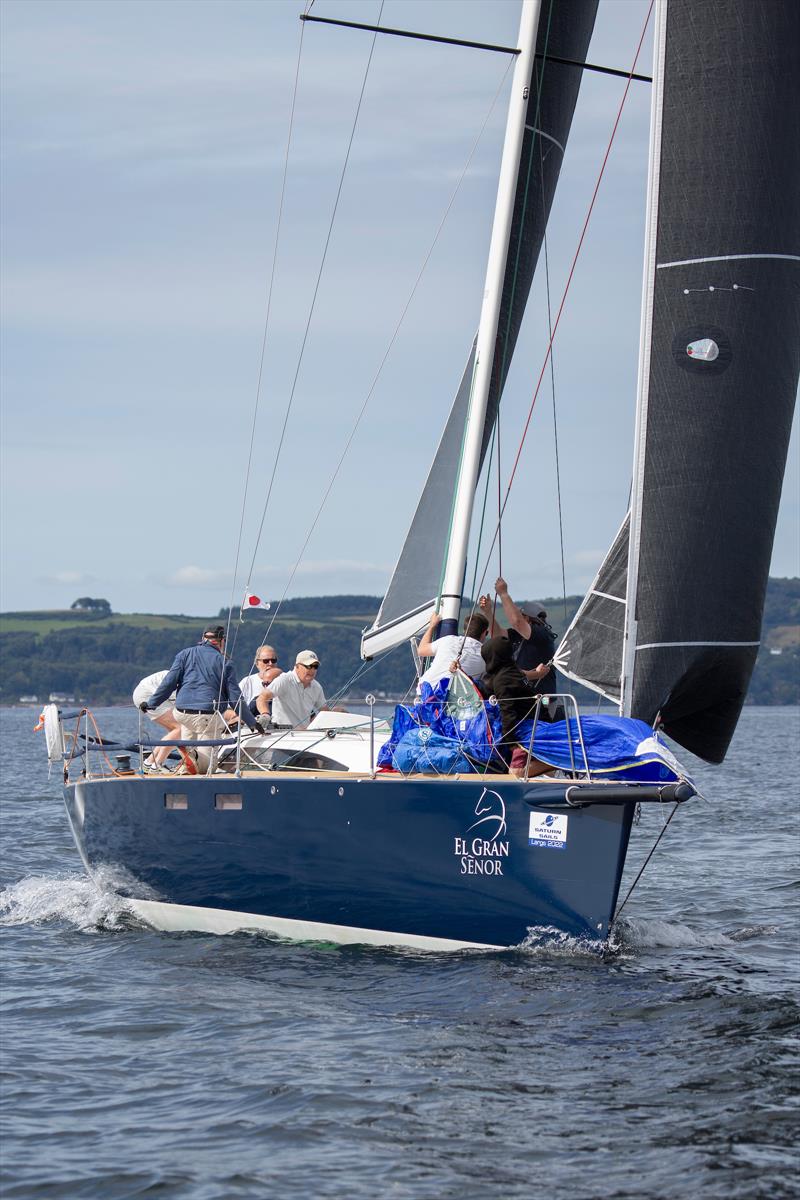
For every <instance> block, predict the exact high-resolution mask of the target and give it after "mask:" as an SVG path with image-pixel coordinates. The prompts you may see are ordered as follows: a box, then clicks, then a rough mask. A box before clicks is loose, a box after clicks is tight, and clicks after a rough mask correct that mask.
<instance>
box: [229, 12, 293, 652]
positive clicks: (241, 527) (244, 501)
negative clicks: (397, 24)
mask: <svg viewBox="0 0 800 1200" xmlns="http://www.w3.org/2000/svg"><path fill="white" fill-rule="evenodd" d="M313 3H314V0H311V4H309V10H310V8H311V5H313ZM304 30H305V25H303V24H301V26H300V42H299V45H298V48H297V66H296V67H295V73H294V89H293V91H292V104H291V109H290V112H289V129H288V132H287V135H286V153H285V155H284V159H283V177H282V179H281V192H280V199H279V202H278V221H277V226H276V229H275V243H274V246H273V250H272V268H271V270H270V277H269V287H268V289H267V311H266V316H265V318H264V335H263V337H262V339H261V356H260V359H259V364H258V381H257V383H256V398H255V404H254V406H253V420H252V424H251V427H250V445H249V447H248V451H247V469H246V471H245V477H244V491H243V494H242V514H241V518H240V520H239V536H238V539H237V542H236V560H235V562H234V567H233V580H232V582H231V598H230V605H229V607H228V620H227V623H226V627H225V632H226V634H228V635H229V634H230V627H231V616H232V613H233V608H234V602H235V594H236V580H237V576H238V573H239V557H240V554H241V548H242V535H243V532H244V519H245V513H246V511H247V492H248V488H249V485H250V472H251V469H252V464H253V448H254V446H255V438H256V426H257V424H258V407H259V403H260V400H261V383H262V380H263V376H264V357H265V353H266V347H267V332H268V330H269V319H270V314H271V311H272V293H273V289H274V285H275V268H276V265H277V261H278V245H279V243H280V234H281V227H282V221H283V204H284V200H285V198H286V180H287V177H288V173H289V152H290V149H291V144H292V131H293V129H294V114H295V108H296V105H297V90H298V85H299V82H300V61H301V58H302V54H303V32H304ZM251 574H252V569H251ZM250 580H251V575H248V577H247V582H246V584H245V589H246V590H247V591H249V590H250ZM238 636H239V626H238V625H237V627H236V632H235V633H234V638H233V646H232V647H231V653H233V652H234V651H235V649H236V641H237V639H238ZM226 640H227V638H226Z"/></svg>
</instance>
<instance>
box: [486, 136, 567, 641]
mask: <svg viewBox="0 0 800 1200" xmlns="http://www.w3.org/2000/svg"><path fill="white" fill-rule="evenodd" d="M539 163H540V167H539V177H540V179H541V182H542V220H543V221H544V220H545V217H546V212H545V196H544V159H543V156H542V139H541V138H540V139H539ZM542 240H543V246H544V278H545V291H546V293H547V333H548V336H549V338H550V341H551V342H552V340H553V312H552V307H551V302H550V256H549V254H548V251H547V225H546V224H545V226H544V237H543V239H542ZM550 392H551V395H552V397H553V447H554V450H555V459H556V503H557V508H558V535H559V539H560V542H561V588H562V595H563V600H564V622H565V624H566V621H567V572H566V567H565V564H564V513H563V509H562V505H561V466H560V462H559V457H558V419H557V416H556V373H555V355H554V354H553V353H552V352H551V354H550ZM501 574H502V572H501Z"/></svg>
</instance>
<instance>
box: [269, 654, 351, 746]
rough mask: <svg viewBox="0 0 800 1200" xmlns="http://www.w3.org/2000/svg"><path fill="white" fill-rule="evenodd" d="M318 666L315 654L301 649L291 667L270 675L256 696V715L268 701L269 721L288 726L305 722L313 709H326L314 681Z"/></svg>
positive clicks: (309, 718)
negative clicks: (270, 707) (270, 705)
mask: <svg viewBox="0 0 800 1200" xmlns="http://www.w3.org/2000/svg"><path fill="white" fill-rule="evenodd" d="M318 670H319V658H318V657H317V655H316V654H315V653H314V651H313V650H301V651H300V653H299V654H298V655H297V658H296V659H295V661H294V670H293V671H284V672H283V674H282V675H279V676H278V677H277V678H276V679H273V681H272V683H271V684H270V685H269V687H268V688H264V690H263V692H262V693H261V695H260V696H258V697H257V698H256V707H257V709H258V712H259V715H264V714H266V712H267V711H268V708H269V704H270V701H271V702H272V723H273V725H277V726H279V727H282V728H287V729H288V728H290V727H291V728H296V727H297V726H304V725H307V724H308V722H309V721H310V720H311V718H312V717H313V716H315V715H316V713H318V712H322V711H323V710H325V709H328V708H329V707H330V705H329V704H328V702H327V700H326V699H325V693H324V692H323V690H322V687H321V685H320V684H319V683H318V682H317V671H318ZM337 711H338V710H337Z"/></svg>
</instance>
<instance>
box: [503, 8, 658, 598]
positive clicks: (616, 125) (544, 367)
mask: <svg viewBox="0 0 800 1200" xmlns="http://www.w3.org/2000/svg"><path fill="white" fill-rule="evenodd" d="M654 2H655V0H650V5H649V7H648V9H647V15H646V17H645V20H644V25H643V27H642V33H641V36H640V38H639V44H638V46H637V48H636V54H635V56H634V60H633V67H632V68H631V73H630V75H629V76H628V82H627V83H626V85H625V90H624V92H623V94H622V100H621V101H620V105H619V109H618V110H617V116H616V119H615V121H614V125H613V128H612V130H611V136H610V138H609V141H608V146H607V147H606V152H605V155H604V156H603V162H602V165H601V167H600V173H599V174H598V177H597V182H596V184H595V187H594V191H593V193H592V198H591V201H590V202H589V209H588V211H587V213H586V219H585V221H584V223H583V228H582V230H581V235H580V238H579V239H578V247H577V249H576V251H575V256H574V258H573V260H572V265H571V267H570V270H569V275H568V277H567V282H566V284H565V286H564V291H563V294H562V296H561V303H560V305H559V308H558V313H557V314H556V319H555V324H554V325H553V332H552V335H551V337H550V341H549V343H548V346H547V350H546V351H545V358H544V362H543V363H542V369H541V371H540V373H539V377H538V379H537V381H536V387H535V389H534V392H533V399H532V400H531V404H530V408H529V409H528V416H527V419H526V421H525V425H524V428H523V431H522V437H521V438H520V443H519V448H518V450H517V454H516V457H515V459H514V466H513V467H512V470H511V474H510V476H509V480H508V486H507V488H506V494H505V499H504V501H503V512H502V513H501V517H502V515H503V514H504V513H505V509H506V505H507V504H508V499H509V496H510V494H511V488H512V485H513V483H514V478H515V476H516V473H517V468H518V466H519V462H520V458H521V457H522V449H523V446H524V445H525V439H526V437H527V435H528V429H529V427H530V423H531V418H532V417H533V410H534V406H535V404H536V399H537V397H538V395H539V389H540V388H541V385H542V380H543V379H544V373H545V371H546V370H547V361H548V359H549V357H550V354H551V353H552V349H553V341H554V339H555V336H556V333H557V331H558V326H559V323H560V321H561V316H562V313H563V311H564V305H565V303H566V300H567V296H568V294H569V290H570V285H571V284H572V278H573V276H574V274H575V268H576V266H577V263H578V258H579V256H580V253H581V250H582V248H583V243H584V239H585V237H586V231H587V229H588V227H589V221H590V219H591V216H592V212H593V210H594V205H595V201H596V200H597V194H598V192H599V190H600V184H601V183H602V180H603V175H604V173H605V169H606V166H607V164H608V159H609V155H610V154H611V147H612V146H613V144H614V138H615V136H616V133H617V129H618V128H619V123H620V119H621V117H622V110H623V109H624V107H625V102H626V100H627V98H628V92H629V91H630V86H631V80H632V79H633V69H634V68H635V66H636V63H637V62H638V60H639V55H640V53H641V50H642V44H643V42H644V35H645V33H646V32H647V26H648V24H649V22H650V16H651V14H652V11H653V4H654ZM497 537H498V529H495V533H494V537H493V538H492V544H491V546H490V547H489V553H490V555H491V552H492V550H493V549H494V544H495V542H496V541H497ZM488 567H489V563H488V560H487V562H486V566H485V568H484V573H483V577H482V580H481V584H483V579H485V577H486V571H487V570H488Z"/></svg>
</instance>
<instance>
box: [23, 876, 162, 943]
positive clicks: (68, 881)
mask: <svg viewBox="0 0 800 1200" xmlns="http://www.w3.org/2000/svg"><path fill="white" fill-rule="evenodd" d="M46 921H64V922H66V923H67V924H68V925H71V926H72V927H73V928H75V929H79V930H81V931H82V932H85V933H89V932H92V931H94V930H118V929H130V928H131V927H132V926H139V925H142V922H141V921H139V920H138V919H137V918H136V916H135V915H134V914H133V912H132V910H131V907H130V903H129V901H127V900H124V899H123V898H122V897H121V896H117V895H115V894H114V893H113V892H111V891H108V890H106V889H105V888H104V887H103V885H102V880H100V881H98V882H95V881H93V880H91V879H87V878H86V876H85V875H77V874H76V875H32V876H29V877H28V878H27V879H21V880H20V881H19V882H18V883H15V884H12V885H11V886H10V887H8V888H5V889H4V890H3V891H0V925H38V924H41V923H43V922H46Z"/></svg>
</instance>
